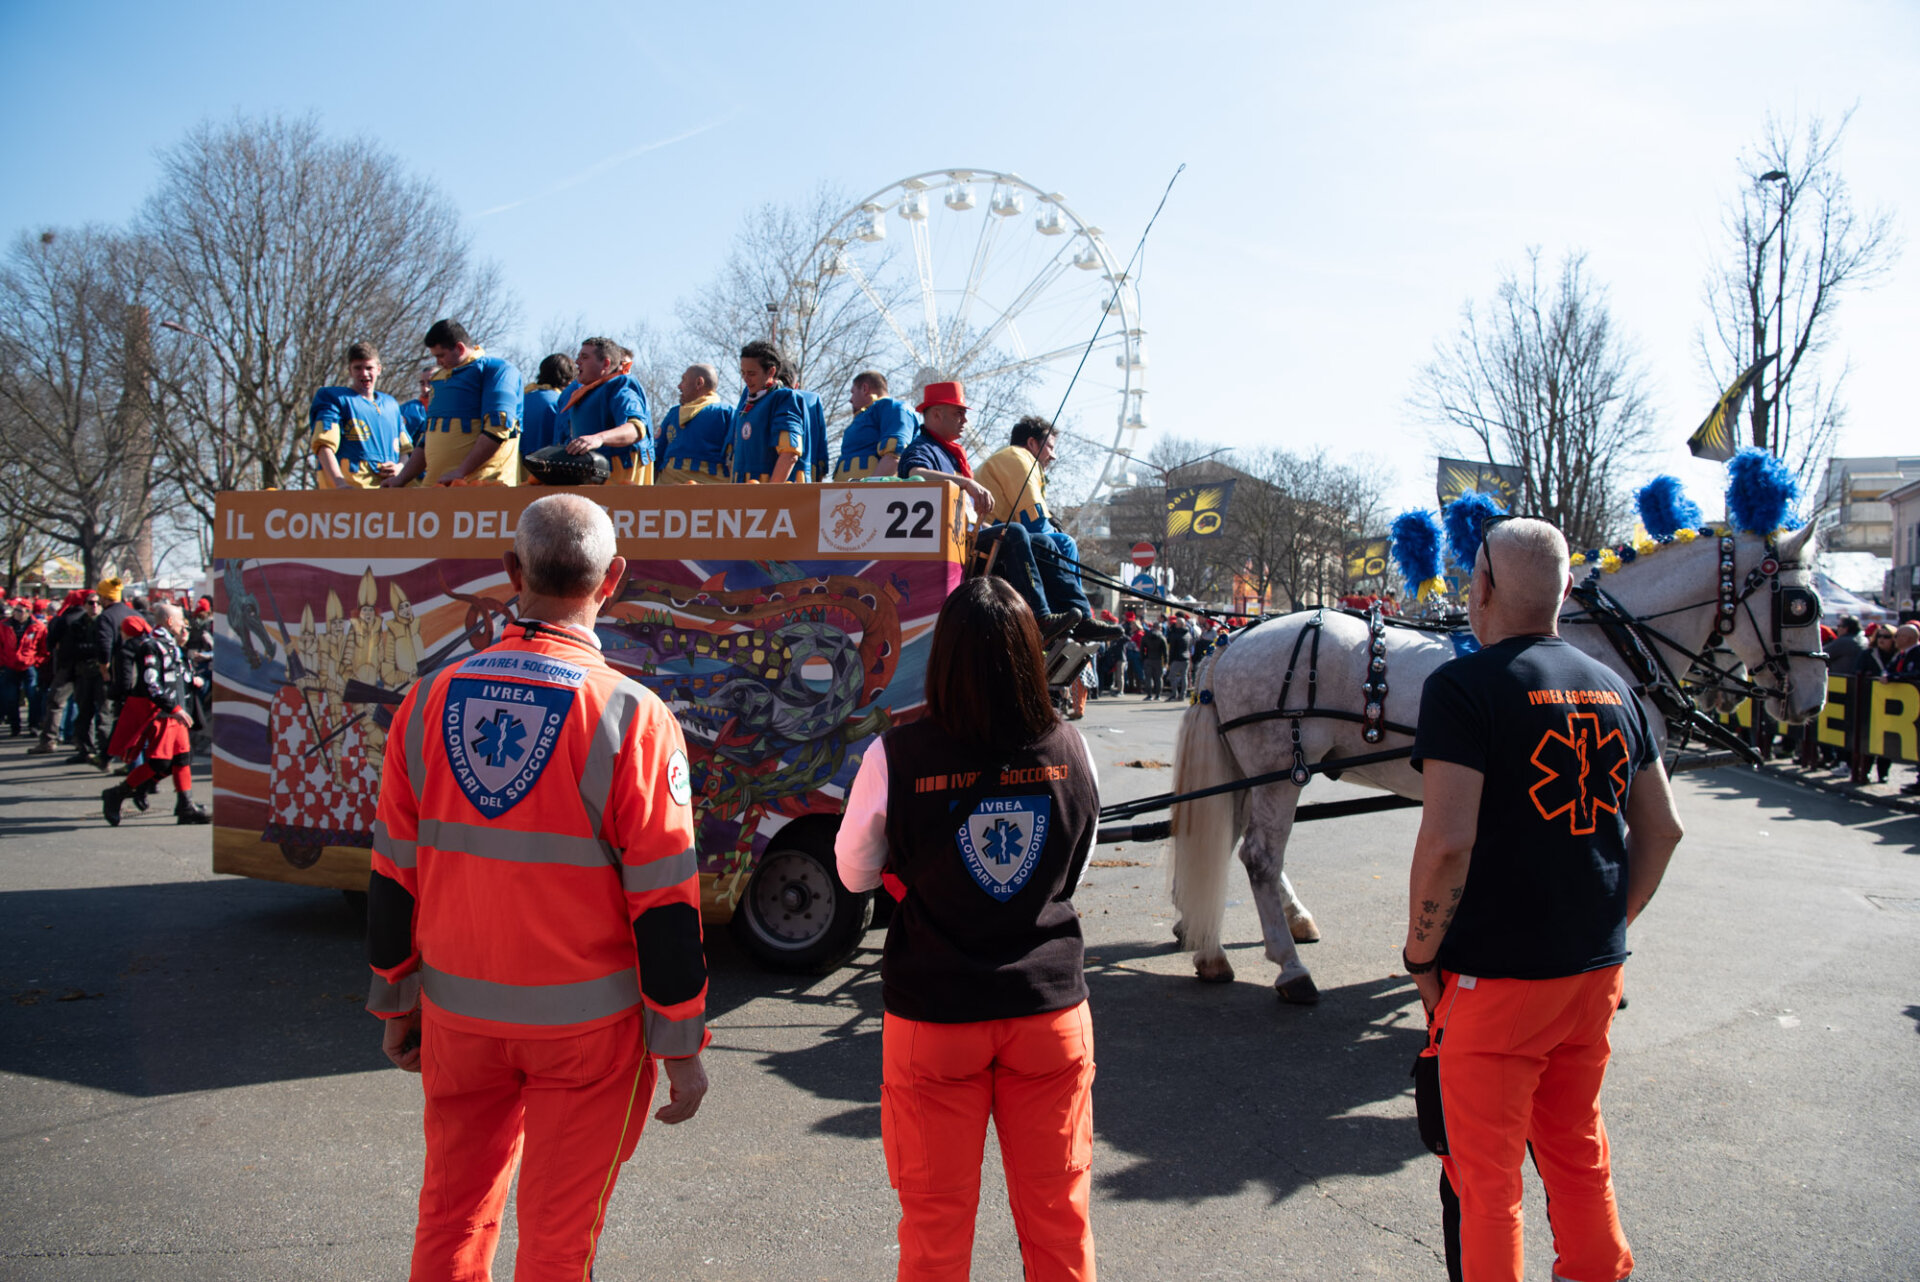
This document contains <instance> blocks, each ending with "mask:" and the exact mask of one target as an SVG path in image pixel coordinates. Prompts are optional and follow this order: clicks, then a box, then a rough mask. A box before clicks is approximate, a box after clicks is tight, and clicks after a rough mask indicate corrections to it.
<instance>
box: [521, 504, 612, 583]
mask: <svg viewBox="0 0 1920 1282" xmlns="http://www.w3.org/2000/svg"><path fill="white" fill-rule="evenodd" d="M513 552H514V555H515V556H516V557H518V558H519V561H520V572H521V573H522V574H523V575H524V576H526V585H527V590H528V591H530V592H532V593H534V594H536V595H538V596H543V597H554V598H557V599H559V600H562V601H580V600H585V599H587V598H590V597H592V596H593V594H594V590H595V589H596V588H598V587H599V586H600V584H601V582H602V580H604V579H605V578H606V575H607V567H608V566H610V565H612V564H613V558H614V544H613V522H612V521H611V520H609V519H608V517H607V513H606V511H605V509H603V508H602V507H601V506H600V505H599V504H598V503H595V502H593V501H592V500H591V499H586V498H582V497H581V496H580V495H578V494H551V495H548V496H547V497H546V498H543V499H538V500H535V501H534V502H533V503H530V504H528V505H527V509H526V511H524V512H522V513H521V514H520V528H519V529H518V530H516V531H515V532H514V536H513Z"/></svg>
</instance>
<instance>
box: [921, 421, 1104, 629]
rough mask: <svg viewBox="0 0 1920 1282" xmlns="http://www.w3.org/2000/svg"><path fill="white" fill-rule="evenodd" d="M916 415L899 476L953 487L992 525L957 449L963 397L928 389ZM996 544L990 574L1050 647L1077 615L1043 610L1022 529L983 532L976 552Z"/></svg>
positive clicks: (983, 496)
mask: <svg viewBox="0 0 1920 1282" xmlns="http://www.w3.org/2000/svg"><path fill="white" fill-rule="evenodd" d="M921 396H922V399H921V401H920V405H919V410H920V416H921V418H922V420H923V422H922V424H921V428H920V434H919V435H918V436H916V437H914V438H913V444H911V445H909V446H908V447H907V449H906V452H905V453H904V454H902V455H901V456H900V475H901V476H902V477H903V478H905V479H908V480H916V481H952V482H953V483H954V484H956V485H958V486H959V487H960V488H961V489H962V490H964V491H966V494H967V496H968V497H969V498H971V499H972V500H973V505H974V507H975V508H977V509H978V510H979V512H980V515H981V517H982V518H983V519H991V518H992V517H993V515H994V511H993V507H994V504H993V494H992V492H991V491H989V490H988V489H987V487H986V486H984V485H982V484H980V482H978V481H976V480H974V479H973V465H972V464H971V463H969V462H967V451H966V449H965V448H964V447H963V446H962V445H961V444H960V434H961V432H963V431H965V430H966V426H967V396H966V391H965V389H964V388H962V387H961V386H960V384H959V383H928V384H927V386H926V390H925V391H924V392H923V393H921ZM995 541H998V543H999V545H1000V553H999V555H998V557H997V558H996V559H995V561H994V568H995V569H996V570H998V571H999V573H1000V577H1002V578H1004V579H1005V580H1007V582H1009V583H1011V584H1013V586H1014V590H1015V591H1017V592H1019V593H1020V596H1021V598H1022V599H1024V600H1025V601H1026V603H1027V605H1028V606H1030V607H1031V608H1032V610H1033V617H1034V618H1035V619H1036V620H1037V621H1038V622H1039V624H1040V637H1041V639H1042V640H1043V641H1052V640H1053V639H1054V638H1055V637H1057V636H1059V635H1061V634H1062V633H1064V632H1068V631H1071V630H1072V628H1073V627H1074V625H1075V624H1077V623H1079V622H1080V614H1079V612H1078V611H1076V610H1061V611H1058V612H1056V611H1054V610H1053V609H1052V608H1050V607H1049V606H1048V604H1047V590H1046V588H1045V587H1044V586H1043V585H1042V584H1041V581H1040V567H1039V566H1038V565H1037V564H1036V563H1035V562H1034V559H1033V542H1032V538H1031V536H1029V535H1028V533H1027V530H1026V527H1025V526H1022V525H1019V524H1017V523H1015V524H1005V525H989V526H983V527H982V528H981V530H980V539H979V546H980V548H981V550H982V551H984V550H985V549H986V548H987V547H989V546H991V545H992V544H993V543H994V542H995Z"/></svg>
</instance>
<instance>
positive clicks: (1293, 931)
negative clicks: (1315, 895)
mask: <svg viewBox="0 0 1920 1282" xmlns="http://www.w3.org/2000/svg"><path fill="white" fill-rule="evenodd" d="M1280 894H1281V895H1282V896H1283V897H1284V899H1285V903H1284V904H1283V907H1285V909H1286V911H1287V933H1288V934H1290V935H1292V936H1293V942H1294V943H1296V944H1317V943H1319V942H1320V927H1319V925H1318V924H1317V923H1316V922H1315V921H1314V920H1313V914H1312V913H1310V912H1308V911H1307V906H1306V905H1305V904H1303V903H1301V902H1300V896H1298V895H1296V894H1294V893H1293V882H1291V881H1290V880H1288V879H1287V874H1285V873H1284V872H1283V873H1281V874H1280Z"/></svg>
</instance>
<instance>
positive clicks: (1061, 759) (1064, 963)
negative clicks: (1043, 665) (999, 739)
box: [880, 718, 1100, 1024]
mask: <svg viewBox="0 0 1920 1282" xmlns="http://www.w3.org/2000/svg"><path fill="white" fill-rule="evenodd" d="M885 743H886V753H887V848H888V857H887V863H888V868H889V870H890V871H892V872H893V873H894V875H896V876H898V877H899V878H900V879H901V880H902V881H904V882H905V883H906V884H907V897H906V899H905V900H903V901H902V902H901V904H900V906H899V907H898V908H896V909H895V910H894V914H893V922H892V925H891V926H890V927H889V928H888V931H887V946H886V953H885V955H884V957H883V959H882V962H881V968H880V974H881V980H882V992H883V995H884V997H885V1001H886V1007H887V1010H888V1011H890V1012H891V1013H893V1014H895V1015H899V1016H902V1017H904V1018H907V1019H917V1020H925V1021H928V1022H931V1023H937V1024H962V1023H972V1022H975V1021H978V1020H988V1019H1008V1018H1012V1017H1015V1016H1019V1015H1036V1014H1040V1013H1042V1012H1045V1011H1054V1010H1063V1009H1065V1008H1067V1007H1069V1006H1072V1005H1074V1004H1076V1003H1078V1002H1081V1001H1084V1000H1086V996H1087V985H1086V978H1085V976H1084V975H1083V974H1082V970H1081V964H1082V948H1081V941H1080V919H1079V915H1078V914H1077V913H1076V912H1075V911H1074V907H1073V902H1072V900H1071V899H1070V898H1069V897H1068V896H1069V893H1070V890H1069V888H1070V887H1072V886H1073V885H1074V883H1075V882H1077V881H1078V880H1079V877H1080V870H1081V868H1082V867H1083V866H1084V865H1085V863H1086V860H1087V856H1088V854H1089V853H1090V852H1091V850H1092V849H1093V841H1094V836H1095V831H1096V829H1097V827H1098V824H1099V811H1100V798H1099V795H1098V792H1097V791H1096V789H1095V787H1094V781H1093V772H1092V768H1091V766H1090V765H1089V763H1088V761H1087V754H1086V747H1085V745H1084V744H1083V743H1082V742H1081V740H1080V736H1079V734H1078V733H1077V732H1075V731H1074V730H1073V729H1072V728H1070V727H1069V726H1067V725H1066V724H1065V723H1064V722H1063V723H1061V724H1059V725H1057V726H1055V727H1054V728H1053V729H1052V730H1051V731H1049V732H1048V733H1047V734H1046V735H1045V736H1043V737H1042V738H1041V739H1040V740H1039V741H1038V742H1036V743H1033V744H1030V745H1028V746H1027V747H1025V748H1022V749H1019V750H1018V751H1016V752H1012V753H1009V754H1005V755H1004V756H1000V757H993V756H989V755H987V754H984V753H981V752H978V751H975V750H973V749H969V748H967V747H965V746H963V745H961V744H958V743H956V742H955V741H954V740H953V738H952V737H951V736H950V735H948V734H947V733H946V732H945V731H943V730H942V729H941V728H940V727H939V726H938V725H936V724H935V723H934V722H933V720H932V719H931V718H928V719H924V720H921V721H917V722H915V723H913V724H912V725H908V726H901V727H898V728H897V729H894V730H890V731H888V732H887V734H886V738H885ZM962 804H964V806H965V810H964V812H962V811H961V810H959V809H958V807H960V806H961V805H962Z"/></svg>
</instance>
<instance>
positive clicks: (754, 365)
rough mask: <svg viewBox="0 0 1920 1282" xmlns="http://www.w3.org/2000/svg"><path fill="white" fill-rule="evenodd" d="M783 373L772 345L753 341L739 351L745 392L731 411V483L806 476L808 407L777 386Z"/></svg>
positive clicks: (729, 457) (783, 388) (794, 479)
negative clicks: (732, 413) (732, 412)
mask: <svg viewBox="0 0 1920 1282" xmlns="http://www.w3.org/2000/svg"><path fill="white" fill-rule="evenodd" d="M783 368H784V362H783V361H782V359H781V357H780V353H779V352H778V351H777V350H775V348H774V346H773V344H772V343H768V342H764V341H761V342H752V343H748V344H747V345H746V346H745V347H743V348H741V349H740V381H741V382H742V383H744V384H746V390H745V391H744V392H742V393H741V394H740V404H739V406H738V407H737V408H736V409H735V410H734V415H733V436H732V439H731V440H730V442H729V444H728V446H727V458H728V464H729V475H730V476H731V477H732V479H733V480H734V481H735V482H739V483H745V482H749V481H772V482H775V483H779V482H782V481H804V480H806V479H807V477H808V469H807V455H808V446H809V443H810V435H809V432H808V427H807V407H806V402H804V401H803V400H801V399H800V394H799V393H798V392H796V391H794V390H793V389H792V388H790V387H787V386H785V385H784V384H783V383H782V382H781V378H780V375H781V371H782V369H783Z"/></svg>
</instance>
